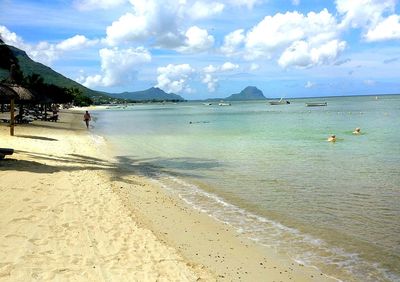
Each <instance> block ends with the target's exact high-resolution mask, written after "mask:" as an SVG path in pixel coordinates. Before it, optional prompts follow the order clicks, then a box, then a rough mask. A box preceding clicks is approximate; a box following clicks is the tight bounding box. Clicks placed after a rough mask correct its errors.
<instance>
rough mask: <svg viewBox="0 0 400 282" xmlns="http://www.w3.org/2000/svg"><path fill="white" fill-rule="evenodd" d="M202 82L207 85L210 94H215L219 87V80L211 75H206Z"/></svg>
mask: <svg viewBox="0 0 400 282" xmlns="http://www.w3.org/2000/svg"><path fill="white" fill-rule="evenodd" d="M202 82H203V83H205V84H206V85H207V89H208V91H209V92H215V90H216V89H217V87H218V79H216V78H214V77H213V76H212V75H211V74H209V73H206V74H205V75H204V77H203V79H202Z"/></svg>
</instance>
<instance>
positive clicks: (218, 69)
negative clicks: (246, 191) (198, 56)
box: [201, 62, 239, 92]
mask: <svg viewBox="0 0 400 282" xmlns="http://www.w3.org/2000/svg"><path fill="white" fill-rule="evenodd" d="M238 68H239V65H237V64H233V63H231V62H225V63H223V64H222V65H220V66H214V65H208V66H206V67H205V68H203V76H202V81H201V82H202V83H204V84H206V85H207V89H208V91H209V92H214V91H215V90H216V89H217V87H218V81H219V80H218V78H216V77H215V76H217V75H218V73H224V72H230V71H233V70H236V69H238Z"/></svg>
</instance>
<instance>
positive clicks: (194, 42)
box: [177, 26, 214, 53]
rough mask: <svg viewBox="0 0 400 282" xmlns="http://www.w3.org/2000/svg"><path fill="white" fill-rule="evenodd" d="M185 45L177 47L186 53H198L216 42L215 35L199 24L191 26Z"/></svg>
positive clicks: (186, 34) (187, 32)
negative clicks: (198, 25)
mask: <svg viewBox="0 0 400 282" xmlns="http://www.w3.org/2000/svg"><path fill="white" fill-rule="evenodd" d="M185 36H186V40H185V44H184V46H181V47H179V48H177V50H178V51H180V52H184V53H196V52H202V51H206V50H208V49H210V48H211V47H212V46H213V44H214V37H213V36H212V35H209V34H208V32H207V30H205V29H201V28H199V27H197V26H192V27H190V28H189V29H188V30H187V31H186V33H185Z"/></svg>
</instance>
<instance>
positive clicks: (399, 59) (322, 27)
mask: <svg viewBox="0 0 400 282" xmlns="http://www.w3.org/2000/svg"><path fill="white" fill-rule="evenodd" d="M0 11H1V13H0V36H1V38H2V39H3V41H5V42H6V43H7V44H10V45H14V46H16V47H18V48H21V49H23V50H25V51H26V52H27V53H28V55H29V56H30V57H31V58H32V59H34V60H36V61H39V62H41V63H44V64H46V65H48V66H50V67H52V68H53V69H54V70H56V71H58V72H60V73H61V74H63V75H65V76H67V77H69V78H71V79H73V80H75V81H78V82H79V83H82V84H84V85H86V86H88V87H90V88H92V89H95V90H101V91H106V92H110V93H117V92H123V91H138V90H143V89H147V88H149V87H153V86H156V87H159V88H161V89H163V90H164V91H166V92H174V93H177V94H180V95H181V96H183V97H184V98H186V99H204V98H209V97H226V96H228V95H230V94H232V93H238V92H240V91H241V90H242V89H243V88H244V87H246V86H248V85H253V86H257V87H258V88H259V89H261V90H262V91H263V92H264V95H265V96H266V97H304V96H307V97H310V96H325V95H327V96H328V95H329V96H330V95H359V94H361V95H362V94H386V93H387V94H394V93H400V79H399V78H400V4H399V1H398V0H351V1H350V0H335V1H328V0H307V1H306V0H220V1H211V0H163V1H161V0H72V1H68V0H52V1H50V0H49V1H44V0H36V1H26V0H25V1H22V0H18V1H14V0H0Z"/></svg>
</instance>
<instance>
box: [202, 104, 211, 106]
mask: <svg viewBox="0 0 400 282" xmlns="http://www.w3.org/2000/svg"><path fill="white" fill-rule="evenodd" d="M203 105H205V106H211V105H212V103H203Z"/></svg>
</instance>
